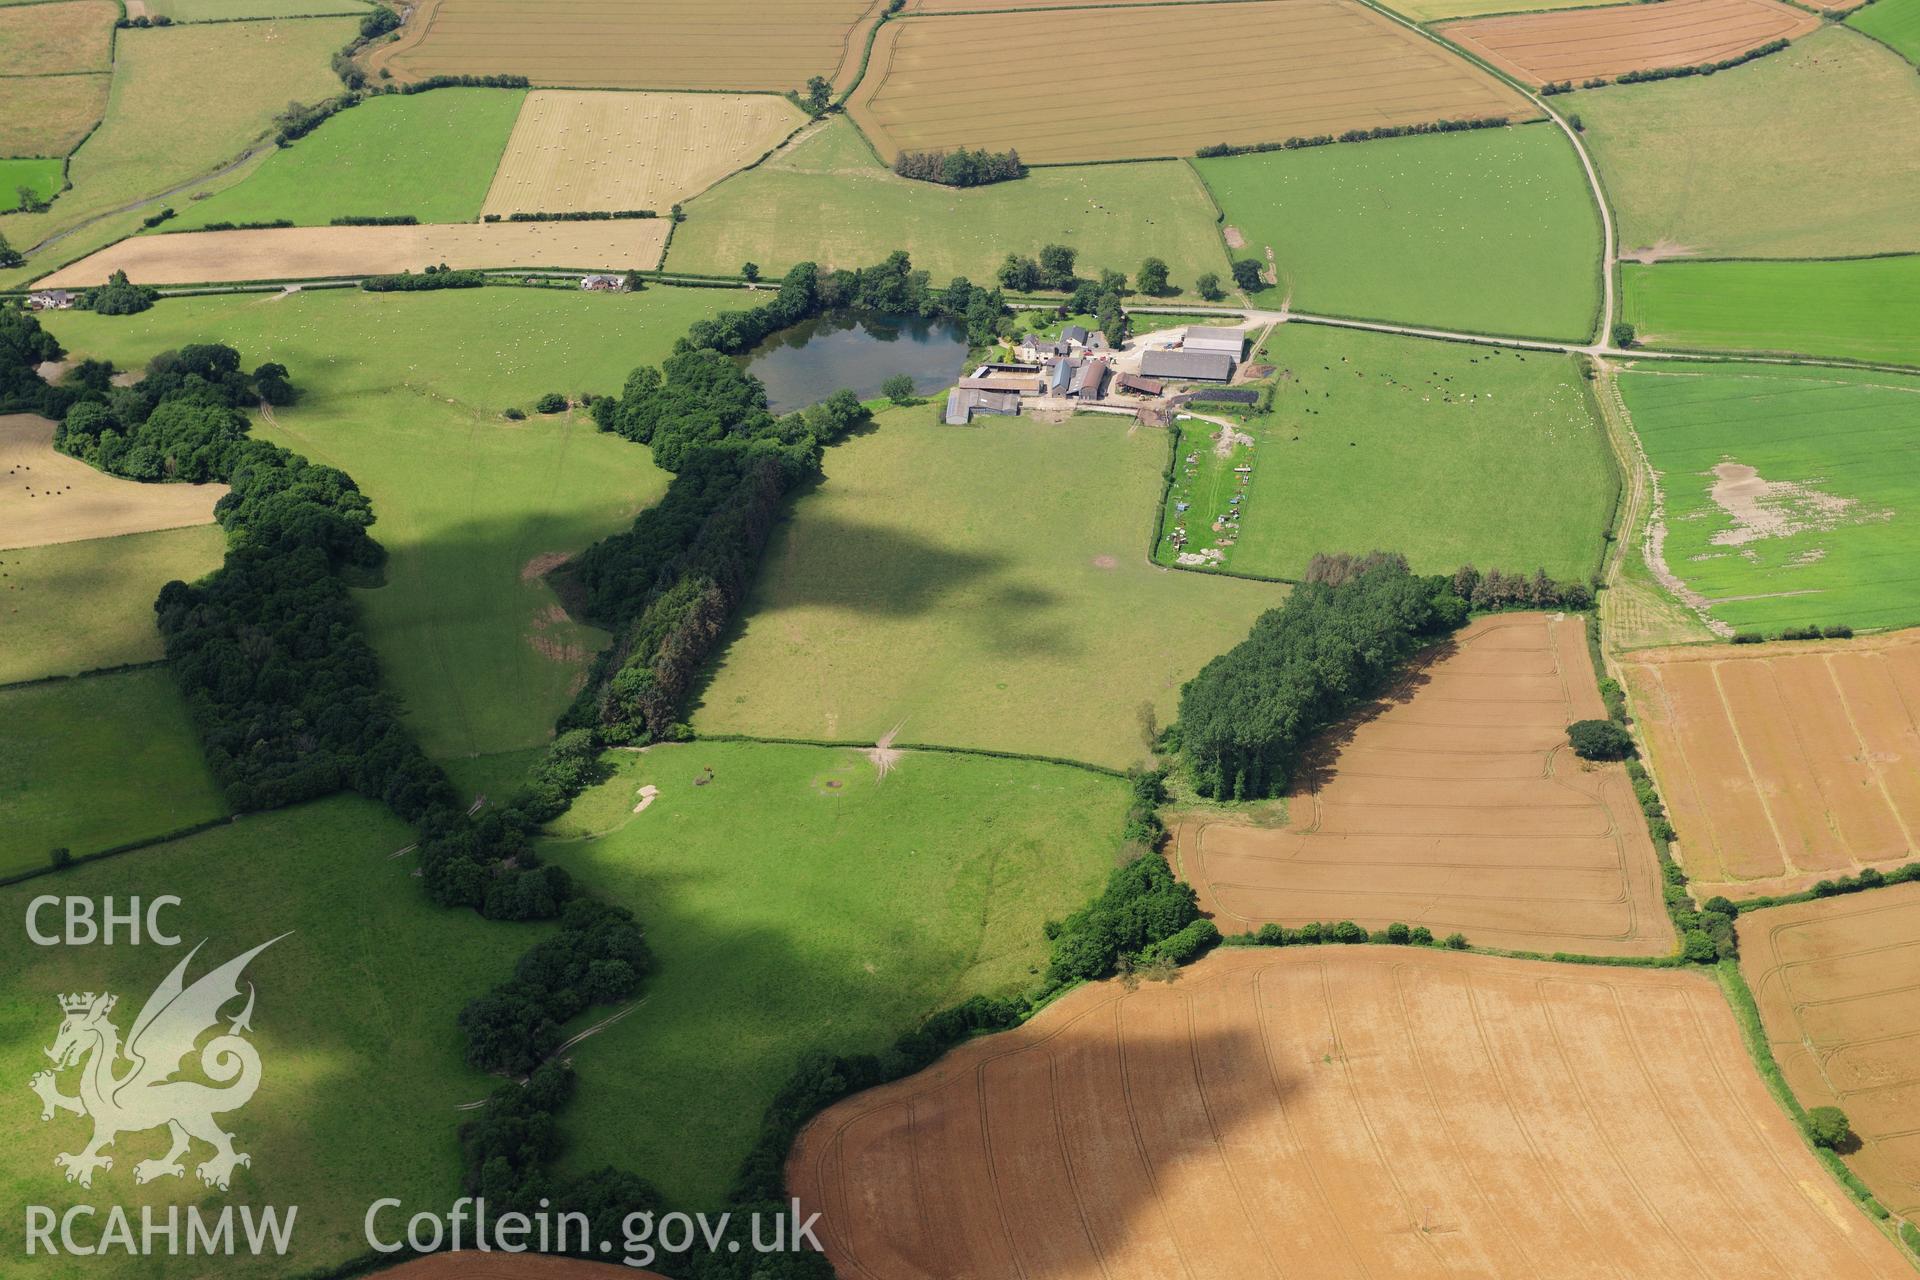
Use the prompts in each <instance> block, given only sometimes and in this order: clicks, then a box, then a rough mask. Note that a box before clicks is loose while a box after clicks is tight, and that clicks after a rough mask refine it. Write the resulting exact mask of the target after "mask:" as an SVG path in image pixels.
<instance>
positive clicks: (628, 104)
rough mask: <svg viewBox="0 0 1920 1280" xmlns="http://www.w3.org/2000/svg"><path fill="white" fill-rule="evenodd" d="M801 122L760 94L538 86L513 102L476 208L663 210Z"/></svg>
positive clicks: (782, 103)
mask: <svg viewBox="0 0 1920 1280" xmlns="http://www.w3.org/2000/svg"><path fill="white" fill-rule="evenodd" d="M806 119H807V117H806V113H805V112H803V111H801V110H800V108H798V107H796V106H794V105H793V104H792V103H791V102H788V101H787V100H786V99H785V98H780V97H775V96H774V95H772V94H765V93H757V94H749V93H738V94H718V93H607V92H592V91H568V90H564V89H542V90H538V91H536V92H534V93H530V94H528V95H527V100H526V101H525V102H524V103H522V104H521V107H520V115H519V118H518V119H516V120H515V121H514V124H513V136H512V137H511V138H509V139H508V141H507V150H506V154H505V155H504V156H502V157H501V158H500V167H499V168H498V169H496V170H495V171H494V174H493V186H492V187H491V188H490V189H489V190H488V191H487V202H486V204H485V206H484V207H483V209H482V212H484V213H497V214H501V215H502V216H504V215H506V214H510V213H568V212H572V211H575V210H598V209H608V210H617V209H652V210H654V211H655V212H657V213H661V214H665V213H666V212H667V211H668V210H670V209H671V208H673V206H674V205H676V204H679V203H680V202H682V201H684V200H690V199H692V198H693V197H694V196H696V195H699V194H700V193H701V192H702V191H705V190H706V189H707V188H708V187H710V186H712V185H713V184H714V183H716V182H718V181H720V179H722V178H724V177H726V176H727V175H728V174H730V173H732V172H733V171H734V170H735V169H738V168H741V167H742V166H744V165H749V164H752V163H753V162H754V161H755V160H758V159H759V158H760V157H761V156H763V155H765V154H766V153H767V152H768V151H770V150H772V149H773V148H774V147H775V146H777V145H779V143H780V140H781V139H783V138H785V137H786V136H787V135H788V134H790V133H792V132H793V131H794V130H795V129H797V128H799V127H800V126H801V125H802V124H804V123H806Z"/></svg>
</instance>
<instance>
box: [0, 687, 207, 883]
mask: <svg viewBox="0 0 1920 1280" xmlns="http://www.w3.org/2000/svg"><path fill="white" fill-rule="evenodd" d="M0 726H4V729H0V813H4V814H6V815H7V816H6V821H5V822H0V876H5V875H12V874H14V873H15V872H20V871H31V870H34V869H36V868H39V867H44V866H46V865H48V859H47V855H48V853H49V852H50V851H51V850H52V849H53V848H54V846H55V845H64V846H65V847H66V848H67V849H69V850H70V851H71V852H72V853H73V854H74V856H75V857H79V856H82V855H85V854H89V853H98V852H99V851H101V850H102V849H110V848H113V847H114V846H115V845H121V844H126V843H128V842H129V841H133V840H140V839H146V838H150V837H153V836H162V835H165V834H167V833H168V832H169V831H178V830H180V829H181V828H182V827H190V826H192V825H193V824H194V823H196V822H205V821H206V820H207V819H209V818H219V817H223V816H225V814H226V812H227V806H226V803H225V802H224V801H223V800H222V799H221V796H220V791H219V789H218V788H217V787H216V786H215V785H214V781H213V776H212V774H210V773H208V772H207V765H206V761H205V759H204V758H203V757H202V756H201V754H200V739H199V737H198V736H197V735H196V734H195V733H194V731H193V723H192V721H190V720H189V719H188V718H187V706H186V703H185V702H184V701H182V699H181V697H180V692H179V690H178V689H177V688H176V687H175V685H174V683H173V677H172V676H171V675H169V674H168V673H167V671H166V670H165V669H164V668H161V667H148V668H144V669H142V670H138V671H121V672H115V673H114V674H112V675H100V676H84V677H82V678H81V679H78V680H55V681H50V682H48V683H46V684H30V685H21V686H18V687H16V688H12V689H0Z"/></svg>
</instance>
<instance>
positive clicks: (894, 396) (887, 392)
mask: <svg viewBox="0 0 1920 1280" xmlns="http://www.w3.org/2000/svg"><path fill="white" fill-rule="evenodd" d="M880 392H881V394H882V395H884V396H886V398H887V399H889V400H891V401H893V402H894V403H895V404H907V403H908V402H910V401H911V400H912V399H913V378H912V377H911V376H910V375H908V374H904V373H896V374H894V375H893V376H892V377H891V378H888V379H887V380H886V381H885V382H883V383H881V384H880Z"/></svg>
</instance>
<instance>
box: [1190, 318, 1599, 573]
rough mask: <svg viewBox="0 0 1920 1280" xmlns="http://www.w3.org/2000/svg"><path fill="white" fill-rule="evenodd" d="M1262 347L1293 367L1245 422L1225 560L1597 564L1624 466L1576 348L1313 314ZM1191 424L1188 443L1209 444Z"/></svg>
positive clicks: (1524, 568)
mask: <svg viewBox="0 0 1920 1280" xmlns="http://www.w3.org/2000/svg"><path fill="white" fill-rule="evenodd" d="M1264 351H1265V354H1264V355H1262V356H1261V357H1260V358H1261V359H1263V360H1268V361H1271V362H1272V363H1274V364H1276V365H1278V366H1280V369H1281V370H1282V372H1281V374H1280V381H1279V383H1278V385H1277V391H1276V394H1275V397H1274V408H1273V412H1272V413H1271V414H1269V415H1267V416H1265V417H1262V418H1254V419H1251V420H1250V421H1248V423H1247V430H1248V431H1249V432H1250V434H1252V435H1253V437H1254V440H1255V442H1256V443H1255V446H1254V449H1253V453H1254V458H1253V467H1254V471H1253V476H1252V480H1251V481H1250V483H1249V484H1248V486H1247V488H1246V490H1245V493H1246V494H1247V498H1246V501H1245V502H1244V503H1243V504H1242V505H1243V506H1244V507H1245V508H1246V514H1245V515H1244V516H1243V517H1242V519H1241V521H1240V529H1239V532H1238V535H1237V540H1236V543H1235V545H1234V546H1233V547H1231V548H1230V549H1229V551H1228V559H1227V567H1228V568H1230V569H1236V570H1239V571H1240V572H1243V573H1257V574H1266V575H1272V576H1277V577H1287V578H1294V577H1299V576H1300V574H1301V573H1303V572H1304V571H1305V569H1306V566H1307V561H1308V560H1309V559H1310V558H1311V557H1312V556H1313V554H1314V553H1315V552H1319V551H1369V550H1372V549H1374V548H1376V547H1379V548H1383V549H1386V550H1391V551H1399V552H1401V553H1403V554H1404V555H1405V556H1406V557H1407V559H1408V560H1409V561H1410V562H1411V563H1412V565H1413V567H1414V569H1415V570H1416V571H1418V572H1423V573H1440V572H1443V571H1448V570H1452V569H1454V568H1457V567H1458V566H1459V565H1461V564H1466V563H1471V564H1475V565H1478V566H1479V567H1480V568H1482V569H1492V568H1499V569H1502V570H1505V571H1507V572H1522V573H1532V572H1533V571H1534V570H1535V569H1539V568H1544V569H1545V570H1546V571H1547V573H1548V574H1549V575H1550V576H1552V577H1555V578H1574V579H1584V578H1586V577H1587V576H1588V575H1589V574H1591V573H1592V572H1593V570H1594V568H1595V566H1596V565H1597V563H1598V556H1599V553H1600V547H1601V538H1602V535H1603V534H1604V532H1605V530H1606V527H1607V521H1608V520H1609V518H1610V517H1611V516H1612V513H1613V497H1614V491H1615V488H1616V485H1617V480H1616V478H1615V475H1614V470H1613V464H1612V461H1611V459H1610V457H1609V455H1608V452H1607V443H1606V437H1605V434H1604V432H1603V431H1602V428H1601V425H1600V423H1599V422H1598V421H1597V420H1596V419H1595V417H1594V415H1593V412H1592V410H1591V408H1590V405H1589V401H1588V399H1587V395H1586V393H1585V391H1584V390H1583V389H1582V386H1581V378H1580V374H1579V372H1578V370H1577V369H1576V367H1575V365H1574V363H1573V361H1572V360H1571V359H1570V358H1568V357H1565V356H1557V355H1549V354H1544V353H1533V352H1526V353H1521V352H1514V351H1504V350H1498V349H1492V348H1479V347H1467V346H1461V345H1458V344H1455V343H1447V342H1430V341H1427V340H1425V339H1420V338H1401V337H1393V336H1389V335H1385V334H1372V333H1361V332H1356V331H1353V330H1343V329H1331V328H1326V327H1322V326H1315V325H1303V324H1291V325H1286V326H1283V327H1282V328H1281V329H1280V330H1278V331H1277V332H1276V333H1275V335H1274V336H1273V337H1272V338H1271V339H1269V340H1268V343H1267V346H1266V347H1265V348H1264ZM1195 407H1196V408H1198V409H1201V410H1204V411H1206V412H1208V413H1212V414H1215V415H1216V416H1219V411H1220V409H1221V408H1222V406H1219V405H1197V406H1195ZM1189 425H1191V426H1193V427H1194V428H1195V429H1196V430H1195V432H1194V435H1195V437H1196V438H1195V439H1194V441H1193V443H1192V445H1191V446H1189V445H1186V444H1183V445H1182V454H1183V457H1184V456H1185V454H1187V453H1191V452H1193V451H1194V450H1196V449H1204V448H1211V445H1212V441H1211V440H1210V438H1209V436H1210V433H1211V431H1212V430H1213V428H1210V427H1208V426H1207V425H1206V424H1204V423H1195V424H1189ZM1199 509H1201V508H1200V507H1199V506H1196V510H1199ZM1205 528H1206V525H1205V524H1204V523H1202V524H1200V525H1198V529H1199V530H1201V531H1204V530H1205ZM1188 532H1189V535H1190V536H1192V537H1196V538H1197V537H1198V534H1197V533H1196V525H1195V524H1193V523H1190V524H1189V525H1188ZM1196 545H1198V543H1197V542H1196ZM1157 554H1158V555H1159V557H1160V558H1161V559H1163V560H1165V561H1166V562H1168V563H1171V562H1172V559H1173V553H1172V549H1171V547H1170V546H1169V545H1167V544H1166V543H1164V542H1163V543H1162V544H1161V546H1160V548H1159V550H1158V553H1157Z"/></svg>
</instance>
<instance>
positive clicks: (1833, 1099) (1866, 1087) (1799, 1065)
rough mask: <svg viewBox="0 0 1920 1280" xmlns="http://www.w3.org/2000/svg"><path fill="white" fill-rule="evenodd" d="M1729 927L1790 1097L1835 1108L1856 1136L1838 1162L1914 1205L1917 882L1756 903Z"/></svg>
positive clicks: (1897, 1207) (1918, 1205)
mask: <svg viewBox="0 0 1920 1280" xmlns="http://www.w3.org/2000/svg"><path fill="white" fill-rule="evenodd" d="M1739 931H1740V968H1741V970H1742V971H1743V972H1744V973H1745V974H1746V975H1747V981H1748V983H1749V984H1751V986H1752V987H1753V995H1754V999H1755V1001H1756V1002H1757V1003H1758V1004H1759V1006H1760V1020H1761V1022H1762V1024H1763V1025H1764V1026H1765V1027H1766V1030H1767V1039H1768V1040H1769V1041H1770V1042H1771V1045H1772V1048H1773V1056H1774V1058H1775V1059H1776V1060H1777V1061H1778V1062H1779V1063H1780V1070H1781V1071H1782V1072H1783V1073H1784V1074H1785V1075H1786V1078H1787V1084H1788V1086H1789V1087H1790V1088H1791V1089H1792V1090H1793V1095H1794V1097H1796V1098H1798V1099H1799V1100H1800V1103H1801V1105H1802V1106H1806V1107H1822V1106H1826V1107H1834V1106H1837V1107H1839V1108H1841V1109H1842V1110H1843V1111H1845V1112H1846V1113H1847V1119H1848V1121H1850V1122H1851V1124H1852V1127H1853V1131H1854V1133H1855V1134H1856V1135H1857V1136H1858V1137H1859V1139H1860V1145H1859V1148H1858V1149H1857V1150H1854V1151H1849V1152H1848V1153H1847V1154H1846V1157H1845V1159H1846V1162H1847V1164H1848V1166H1849V1167H1851V1168H1852V1170H1853V1171H1854V1173H1856V1174H1858V1175H1859V1177H1860V1178H1861V1180H1862V1181H1864V1182H1865V1183H1866V1184H1867V1186H1868V1188H1870V1189H1871V1190H1872V1191H1873V1193H1874V1194H1875V1195H1876V1196H1878V1197H1879V1198H1880V1201H1881V1202H1882V1203H1883V1204H1885V1205H1886V1206H1887V1208H1889V1209H1891V1210H1892V1211H1893V1212H1894V1213H1896V1214H1899V1215H1900V1216H1902V1217H1905V1218H1907V1219H1909V1220H1911V1219H1912V1218H1914V1217H1915V1216H1916V1215H1920V1125H1916V1120H1920V1070H1916V1067H1920V1057H1916V1055H1915V1054H1914V1047H1915V1045H1916V1044H1920V1000H1916V999H1915V995H1914V988H1913V975H1914V972H1915V970H1916V969H1920V886H1916V885H1911V884H1904V885H1896V886H1894V887H1892V888H1887V889H1876V890H1874V891H1873V892H1871V893H1861V894H1854V895H1850V896H1848V897H1844V898H1824V899H1817V900H1815V901H1813V902H1802V903H1795V904H1793V905H1791V906H1785V907H1776V908H1772V909H1769V910H1766V911H1756V912H1753V913H1751V914H1748V915H1743V916H1742V917H1740V923H1739Z"/></svg>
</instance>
